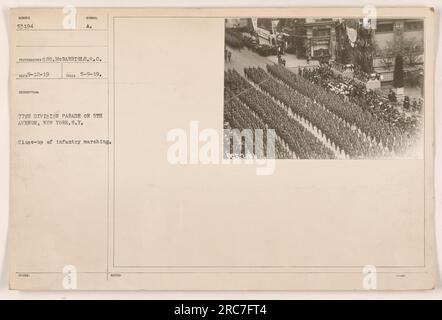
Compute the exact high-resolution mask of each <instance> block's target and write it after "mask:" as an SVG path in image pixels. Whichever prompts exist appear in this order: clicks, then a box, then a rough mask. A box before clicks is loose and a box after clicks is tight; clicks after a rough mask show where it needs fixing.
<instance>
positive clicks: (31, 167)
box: [10, 7, 435, 290]
mask: <svg viewBox="0 0 442 320" xmlns="http://www.w3.org/2000/svg"><path fill="white" fill-rule="evenodd" d="M10 14H11V17H10V21H11V26H10V35H11V71H10V84H11V91H10V97H11V99H10V101H11V111H10V113H11V225H10V227H11V231H10V255H11V268H10V288H11V289H19V290H69V289H77V290H139V289H142V290H371V289H377V290H409V289H431V288H433V286H434V283H435V268H434V265H435V253H434V230H433V219H434V208H433V196H434V195H433V151H434V150H433V142H434V141H433V112H434V110H433V108H434V104H433V89H434V86H433V84H434V83H433V79H434V77H433V73H434V59H433V54H434V38H433V36H432V35H433V34H434V32H433V31H434V24H433V19H434V12H433V11H432V10H431V9H430V8H406V9H405V8H391V9H388V8H377V10H376V15H375V16H374V18H375V19H376V20H377V25H378V26H379V28H378V29H377V30H376V37H377V39H378V42H382V43H381V46H382V48H376V49H373V50H374V51H370V52H372V55H371V57H375V58H376V57H377V56H378V55H380V53H381V51H382V50H384V51H385V50H387V49H388V50H392V51H391V52H396V51H394V50H396V49H395V48H396V47H395V46H397V45H398V44H397V43H396V42H395V41H396V40H397V39H403V37H406V36H408V37H409V39H413V38H415V37H417V38H418V40H417V41H422V45H421V49H422V52H420V53H414V51H413V52H412V53H411V54H408V55H405V54H404V57H403V59H404V66H405V68H404V70H405V74H406V77H407V72H408V73H410V72H411V71H413V70H414V71H415V70H416V68H417V67H415V66H419V67H420V68H421V69H420V70H421V71H422V72H421V73H419V74H420V75H421V76H422V79H421V84H420V85H419V84H414V85H413V86H411V88H409V87H408V85H407V82H406V84H405V85H404V87H405V88H402V87H398V88H394V87H393V89H392V91H394V93H395V99H396V100H397V101H399V102H395V103H392V104H393V105H394V106H395V107H394V108H392V109H385V110H384V109H382V106H380V107H379V106H374V105H373V104H374V103H372V105H371V106H369V107H367V108H369V109H366V110H365V109H358V108H359V106H358V103H355V102H354V100H352V99H354V98H355V97H359V96H358V95H359V93H355V94H354V95H353V96H351V95H348V96H345V97H344V95H346V93H345V92H344V93H343V92H342V90H344V91H345V90H353V89H352V88H353V87H350V89H349V88H347V87H342V86H341V85H340V84H339V83H340V81H342V82H343V83H350V82H345V81H344V80H343V79H350V80H351V81H353V82H351V83H358V81H361V83H364V86H365V85H367V86H370V85H373V86H376V85H377V84H379V85H380V84H381V82H382V86H384V83H383V82H384V81H385V82H387V80H388V79H387V78H386V77H388V76H392V74H393V73H394V72H393V69H394V67H391V70H390V71H388V68H387V65H385V66H381V67H379V66H375V68H374V71H373V79H363V78H361V75H363V76H370V75H369V74H368V73H364V72H362V71H361V72H359V70H355V67H354V65H353V66H349V67H346V66H345V64H343V63H338V62H337V61H338V60H339V56H338V55H337V53H339V52H341V53H342V52H344V51H345V50H347V49H345V48H344V49H345V50H344V49H342V48H340V47H338V45H341V44H342V43H344V44H345V43H347V44H349V43H351V44H350V46H349V47H350V49H348V52H352V54H353V56H352V57H350V58H351V59H359V58H357V56H356V55H357V54H358V52H366V51H357V50H359V49H360V48H363V44H362V41H363V40H364V39H363V38H362V35H361V34H362V33H359V34H356V35H355V32H356V31H355V30H362V29H360V28H362V27H361V25H360V24H359V25H358V21H360V23H366V20H364V17H367V16H366V14H365V13H364V11H363V9H362V8H351V9H350V8H278V9H270V8H266V9H264V8H261V9H250V8H249V9H141V8H132V9H122V8H112V9H105V8H103V9H98V8H73V7H68V8H38V9H36V8H17V9H11V12H10ZM370 18H373V17H370ZM291 19H292V20H291ZM294 19H296V20H294ZM320 19H322V20H320ZM269 21H270V23H268V22H269ZM288 21H292V22H293V26H291V25H289V23H288ZM330 21H331V22H330ZM352 21H353V22H355V21H356V24H355V25H353V24H352ZM369 21H372V20H369ZM283 22H284V23H286V24H285V25H282V23H283ZM242 24H243V25H242ZM299 25H301V26H302V28H300V27H299ZM338 25H339V26H344V25H345V26H347V27H348V29H346V30H340V29H339V28H338V27H336V26H338ZM296 26H298V27H296ZM241 28H242V29H241ZM290 28H291V29H290ZM238 30H240V31H238ZM290 30H291V31H290ZM302 30H303V31H302ZM291 32H293V35H292V34H291ZM299 32H301V33H299ZM302 32H303V33H302ZM348 32H350V33H351V37H350V38H351V39H349V40H350V42H345V39H346V38H345V37H346V36H347V33H348ZM238 34H239V35H238ZM291 36H292V37H291ZM341 36H342V37H343V39H344V40H342V39H340V38H339V37H341ZM355 36H357V38H356V40H355V39H354V37H355ZM238 37H239V38H238ZM389 37H391V39H392V40H391V41H392V42H391V43H387V42H388V41H390V38H389ZM401 37H402V38H401ZM238 39H239V40H238ZM247 39H252V40H253V39H255V40H256V39H257V41H260V43H258V44H256V43H255V44H254V43H253V41H252V40H250V43H248V46H249V47H248V46H245V45H244V46H243V45H242V44H241V43H242V42H244V41H245V42H247V41H249V40H247ZM407 39H408V38H407ZM342 41H343V42H342ZM404 41H405V40H404ZM410 41H412V40H410ZM413 41H414V40H413ZM238 43H239V44H238ZM417 45H418V44H416V46H417ZM235 46H238V47H235ZM401 46H405V45H404V44H401ZM290 48H292V49H293V50H298V51H299V52H297V53H293V52H292V53H290V52H289V51H290V50H291V49H290ZM400 48H403V47H400ZM341 49H342V50H343V51H339V50H341ZM381 49H382V50H381ZM265 50H275V51H272V52H271V54H266V53H265V52H264V51H265ZM277 50H281V53H279V52H278V51H277ZM361 50H369V49H361ZM370 50H371V49H370ZM384 51H382V52H384ZM392 54H393V53H390V56H389V57H390V60H389V61H390V63H391V61H393V62H394V64H395V65H396V64H398V63H399V62H397V60H396V62H395V56H394V55H393V56H391V55H392ZM408 58H409V59H408ZM407 59H408V60H407ZM410 59H415V60H416V61H411V60H410ZM384 60H388V59H384ZM409 60H410V61H409ZM358 61H359V60H358ZM373 61H375V62H376V61H377V62H378V63H379V64H381V63H385V64H388V61H382V59H381V58H376V59H373ZM375 62H374V63H375ZM321 63H322V64H321ZM323 63H326V66H324V65H323ZM408 64H410V65H411V67H407V66H408ZM249 68H250V69H249ZM281 68H282V69H281ZM320 68H322V69H320ZM299 69H301V71H300V70H299ZM232 70H235V71H232ZM318 70H325V71H324V72H326V71H327V70H329V71H330V70H332V72H334V73H330V74H329V73H327V77H330V78H327V79H331V80H330V81H327V83H325V82H324V81H322V82H321V81H320V78H321V77H324V76H325V75H322V76H321V75H320V76H319V77H316V78H315V75H317V74H318V72H320V71H318ZM379 70H383V71H382V72H380V71H379ZM410 70H411V71H410ZM286 72H289V73H288V74H287V73H286ZM302 72H304V73H303V74H302V75H301V73H302ZM290 73H293V79H292V78H291V74H290ZM341 73H342V74H341ZM376 73H377V75H375V74H376ZM348 74H350V76H348ZM379 74H383V75H384V76H385V78H382V79H381V78H380V77H379ZM290 79H292V80H293V81H292V80H290ZM355 79H356V80H355ZM358 79H362V80H358ZM397 79H398V78H397V77H396V80H394V81H397ZM407 79H408V78H406V79H405V80H406V81H408V80H407ZM350 80H348V81H350ZM315 81H316V82H315ZM394 81H393V79H390V83H393V82H394ZM328 84H330V86H328ZM324 85H326V86H328V87H327V88H326V87H324ZM364 88H365V87H364ZM367 88H368V87H367ZM312 90H316V91H312ZM379 90H380V89H379ZM401 90H404V91H405V94H402V91H401ZM419 90H421V91H419ZM382 92H383V93H382ZM382 92H381V91H379V93H376V94H379V95H380V96H385V97H384V98H383V99H384V100H385V99H387V100H388V98H387V97H386V96H387V95H391V92H389V91H388V90H387V91H385V89H384V88H383V91H382ZM409 92H412V93H413V94H414V95H417V96H419V95H420V98H416V99H415V100H413V99H410V106H408V105H407V106H405V105H404V104H403V102H402V100H401V99H405V98H404V97H405V96H407V95H408V94H409ZM410 95H411V94H410ZM329 97H334V98H336V99H342V100H336V101H341V102H340V103H338V104H336V103H335V104H332V101H334V100H332V98H329ZM365 97H366V96H364V98H363V99H365ZM334 98H333V99H334ZM284 99H292V100H284ZM293 99H295V100H293ZM297 99H299V100H297ZM321 99H322V100H321ZM384 100H382V101H384ZM292 101H294V102H293V103H292ZM364 101H366V100H364ZM376 101H377V100H376ZM385 101H386V100H385ZM414 101H416V104H415V105H413V102H414ZM388 103H390V102H388ZM388 103H387V102H386V105H389V104H388ZM355 105H356V107H355ZM361 105H365V104H364V103H363V102H361ZM291 106H292V107H291ZM419 107H420V108H422V109H421V110H420V111H419V110H418V108H419ZM346 108H347V109H346ZM352 108H356V109H352ZM361 108H362V107H361ZM404 108H405V109H404ZM395 110H397V111H398V116H397V117H398V119H399V120H398V121H399V122H400V121H402V120H403V121H406V120H404V119H409V118H410V119H418V118H419V120H416V121H417V122H416V125H415V127H416V128H415V129H412V131H400V130H399V129H397V128H398V127H400V128H403V126H408V127H407V128H409V127H410V126H411V125H409V123H408V124H407V123H406V124H403V125H402V124H400V125H398V124H396V123H393V124H389V123H388V121H390V119H391V118H392V117H393V116H392V115H391V114H396V113H395ZM367 114H369V115H367ZM373 114H376V116H374V115H373ZM367 117H368V118H367ZM367 119H372V120H370V121H369V120H367ZM373 119H375V120H373ZM379 119H383V120H382V121H381V120H379ZM385 119H387V120H385ZM384 120H385V121H384ZM395 121H396V120H395ZM407 121H408V120H407ZM410 121H411V120H410ZM385 122H387V124H385ZM393 122H394V121H393ZM248 125H253V128H249V127H248ZM235 128H237V129H247V128H249V129H262V131H261V132H262V133H263V135H264V137H263V140H265V143H264V144H263V147H264V148H266V152H267V153H266V154H264V155H262V156H261V157H258V158H254V159H250V161H249V162H246V161H245V159H242V158H241V157H242V156H244V155H245V154H247V151H246V150H247V149H246V148H245V149H244V148H242V149H240V150H239V152H238V150H237V152H236V153H235V150H234V149H229V150H227V149H226V140H225V138H224V137H225V134H226V132H229V131H228V130H229V129H235ZM223 129H224V130H225V131H224V132H223ZM271 129H275V131H274V132H275V135H274V136H272V132H273V131H272V130H271ZM396 129H397V130H399V131H400V132H399V131H397V130H396ZM395 130H396V131H395ZM401 130H402V129H401ZM407 130H408V129H407ZM410 130H411V129H410ZM257 132H259V131H254V134H255V138H256V136H257ZM404 132H405V133H404ZM410 132H412V133H410ZM272 139H273V140H272ZM229 141H234V139H233V140H229ZM254 141H255V143H254V144H252V148H251V149H250V150H251V151H252V153H255V155H256V154H257V153H258V151H257V150H258V143H257V142H256V141H257V140H254ZM272 141H273V142H274V145H273V149H272V143H271V142H272ZM223 144H224V147H222V146H223ZM219 146H221V148H219ZM212 147H213V148H212ZM272 150H273V151H274V152H275V153H273V157H269V155H272V153H271V151H272Z"/></svg>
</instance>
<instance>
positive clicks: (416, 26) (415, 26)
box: [404, 21, 424, 31]
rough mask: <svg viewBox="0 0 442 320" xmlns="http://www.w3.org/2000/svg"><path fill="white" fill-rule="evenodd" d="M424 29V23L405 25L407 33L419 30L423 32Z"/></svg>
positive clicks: (407, 23)
mask: <svg viewBox="0 0 442 320" xmlns="http://www.w3.org/2000/svg"><path fill="white" fill-rule="evenodd" d="M423 28H424V24H423V21H412V22H405V24H404V29H405V31H417V30H422V29H423Z"/></svg>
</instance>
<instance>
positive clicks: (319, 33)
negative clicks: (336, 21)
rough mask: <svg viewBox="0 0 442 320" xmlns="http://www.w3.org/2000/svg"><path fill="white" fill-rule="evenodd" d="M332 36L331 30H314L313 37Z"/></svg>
mask: <svg viewBox="0 0 442 320" xmlns="http://www.w3.org/2000/svg"><path fill="white" fill-rule="evenodd" d="M329 35H330V29H314V30H313V36H314V37H325V36H329Z"/></svg>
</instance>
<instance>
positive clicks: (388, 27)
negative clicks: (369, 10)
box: [376, 23, 393, 32]
mask: <svg viewBox="0 0 442 320" xmlns="http://www.w3.org/2000/svg"><path fill="white" fill-rule="evenodd" d="M376 32H393V23H382V24H378V25H377V26H376Z"/></svg>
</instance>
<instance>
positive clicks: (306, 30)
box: [224, 17, 424, 159]
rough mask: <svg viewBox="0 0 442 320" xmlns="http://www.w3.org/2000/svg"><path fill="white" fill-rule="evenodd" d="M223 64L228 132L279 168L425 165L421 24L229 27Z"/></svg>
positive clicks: (307, 22)
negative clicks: (289, 162) (311, 162)
mask: <svg viewBox="0 0 442 320" xmlns="http://www.w3.org/2000/svg"><path fill="white" fill-rule="evenodd" d="M224 65H225V68H224V129H225V130H235V129H237V131H236V132H242V131H243V130H245V129H247V130H252V131H253V130H254V131H255V132H258V131H261V132H264V134H263V136H264V137H268V135H266V132H267V131H269V130H272V132H273V133H274V135H273V136H274V137H275V139H274V141H273V146H274V147H272V148H271V150H274V158H276V159H420V158H422V156H423V145H424V144H423V130H424V128H423V114H424V86H423V84H424V21H423V20H419V19H397V18H396V19H378V20H377V21H376V20H375V21H368V23H367V21H364V19H362V18H354V19H351V18H253V17H252V18H231V19H225V47H224ZM255 137H256V135H255ZM263 140H264V143H266V144H267V147H268V145H269V141H270V140H269V139H265V138H264V139H263ZM256 141H257V140H256V139H255V140H254V145H252V146H248V145H246V146H244V145H242V148H241V151H238V150H239V149H237V151H236V152H235V151H233V149H232V147H231V146H230V150H226V149H225V155H226V153H227V154H229V155H230V156H231V155H232V152H233V154H236V155H237V156H241V157H246V156H260V155H261V149H262V148H261V147H260V146H261V145H262V143H261V144H259V143H257V142H256ZM244 144H246V142H244ZM265 147H266V145H264V149H266V148H265ZM267 149H269V148H267ZM238 153H241V154H240V155H238ZM267 157H269V154H267Z"/></svg>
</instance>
